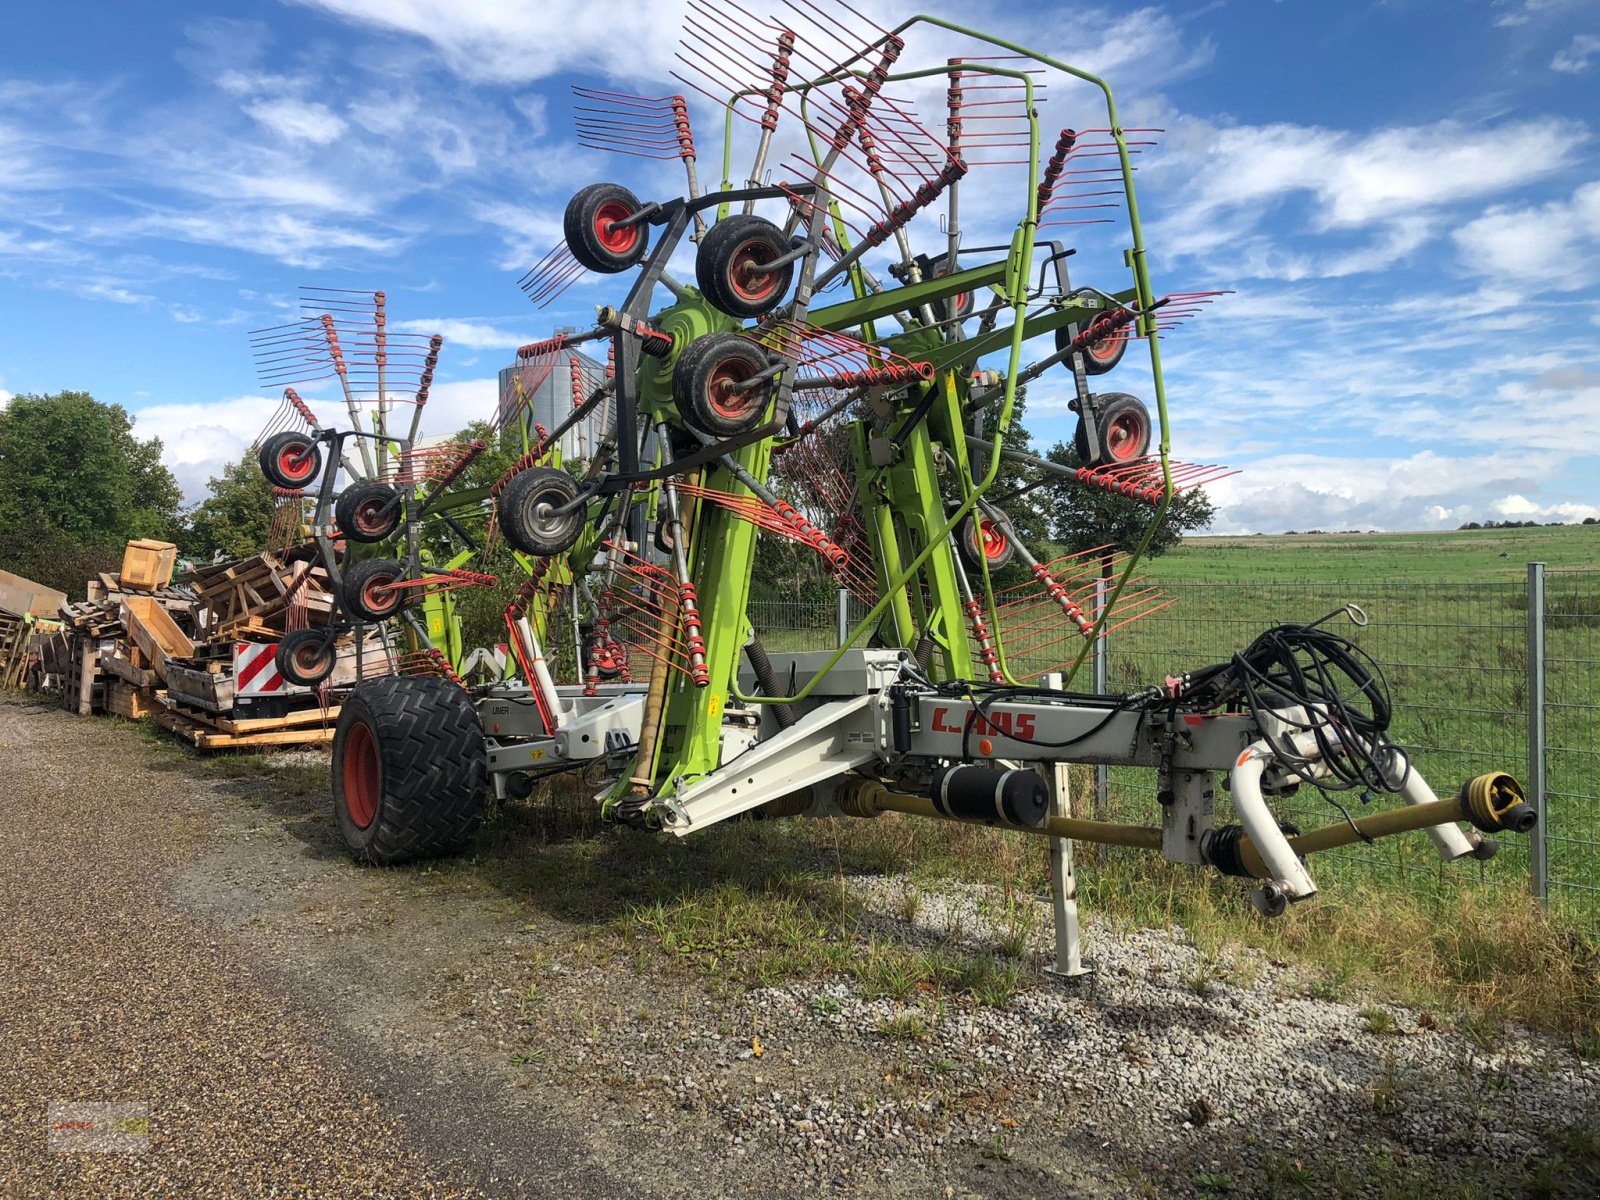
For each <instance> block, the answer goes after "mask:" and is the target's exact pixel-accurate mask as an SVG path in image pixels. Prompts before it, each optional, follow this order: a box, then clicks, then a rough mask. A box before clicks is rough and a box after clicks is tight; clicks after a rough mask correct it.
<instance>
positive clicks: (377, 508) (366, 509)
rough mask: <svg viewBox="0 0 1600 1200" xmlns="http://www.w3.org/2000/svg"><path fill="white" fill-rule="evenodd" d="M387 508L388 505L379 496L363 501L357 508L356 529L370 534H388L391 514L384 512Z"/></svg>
mask: <svg viewBox="0 0 1600 1200" xmlns="http://www.w3.org/2000/svg"><path fill="white" fill-rule="evenodd" d="M387 507H388V505H387V503H385V501H384V500H382V499H381V498H379V497H377V496H374V497H373V498H372V499H371V500H366V501H363V502H362V503H361V504H360V505H359V506H358V507H357V508H356V528H357V529H359V530H360V531H361V532H362V533H369V534H370V533H386V532H388V529H389V514H388V513H387V512H385V511H384V510H385V509H386V508H387Z"/></svg>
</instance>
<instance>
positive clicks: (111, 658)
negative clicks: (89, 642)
mask: <svg viewBox="0 0 1600 1200" xmlns="http://www.w3.org/2000/svg"><path fill="white" fill-rule="evenodd" d="M100 667H101V669H102V670H106V671H110V672H111V673H112V674H113V675H115V676H116V677H117V678H118V679H120V680H122V681H123V682H125V683H129V684H132V685H133V686H134V687H142V688H148V687H154V686H155V683H156V673H155V672H154V671H149V670H146V669H144V668H143V667H137V666H135V665H134V664H133V663H131V662H129V661H128V660H127V659H125V658H123V657H121V656H120V655H118V654H116V653H114V652H113V651H110V650H102V651H101V652H100Z"/></svg>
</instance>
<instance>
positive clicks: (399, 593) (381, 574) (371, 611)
mask: <svg viewBox="0 0 1600 1200" xmlns="http://www.w3.org/2000/svg"><path fill="white" fill-rule="evenodd" d="M405 574H406V569H405V567H404V566H403V565H402V564H401V563H399V562H397V561H396V560H394V559H392V558H369V559H366V560H364V561H362V562H358V563H356V564H355V565H354V566H350V567H346V568H345V572H344V583H343V585H342V587H341V591H340V595H341V596H342V597H343V598H344V606H345V608H346V609H347V610H349V611H350V612H352V613H354V614H355V615H356V616H358V617H360V618H361V619H362V620H363V621H387V620H388V619H389V618H390V617H392V616H394V615H395V613H397V612H399V611H400V610H401V609H402V608H404V607H405V606H406V594H405V591H404V590H403V589H401V588H397V587H395V586H394V585H395V584H396V583H398V582H399V581H400V580H402V579H404V578H405Z"/></svg>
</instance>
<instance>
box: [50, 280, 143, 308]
mask: <svg viewBox="0 0 1600 1200" xmlns="http://www.w3.org/2000/svg"><path fill="white" fill-rule="evenodd" d="M53 286H55V287H57V288H59V289H60V290H61V291H65V292H71V293H72V294H73V295H75V296H82V297H83V298H84V299H85V300H109V301H111V302H112V303H113V304H148V303H149V302H150V301H151V300H154V299H155V297H154V296H150V295H147V294H146V293H144V292H136V291H134V290H133V289H131V288H126V287H123V286H122V284H120V283H118V282H117V281H115V280H111V279H64V280H57V281H56V282H55V283H54V285H53Z"/></svg>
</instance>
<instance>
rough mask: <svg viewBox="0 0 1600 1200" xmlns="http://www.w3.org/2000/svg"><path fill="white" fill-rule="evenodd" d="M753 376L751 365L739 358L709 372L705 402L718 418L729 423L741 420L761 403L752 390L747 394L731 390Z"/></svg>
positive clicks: (757, 395)
mask: <svg viewBox="0 0 1600 1200" xmlns="http://www.w3.org/2000/svg"><path fill="white" fill-rule="evenodd" d="M754 374H755V371H754V370H753V369H752V367H751V364H750V363H748V362H746V361H744V360H743V359H739V358H735V359H730V360H729V361H728V362H725V363H723V364H722V365H721V366H720V367H717V368H716V369H715V370H713V371H712V372H711V378H710V379H709V380H707V381H706V400H707V402H709V403H710V405H711V408H712V410H713V411H714V412H716V414H717V415H718V416H719V417H726V418H727V419H728V420H730V421H737V420H741V419H742V418H744V417H747V416H749V415H750V410H751V409H753V408H754V407H755V406H756V405H757V404H759V403H761V402H762V399H763V397H762V396H761V394H760V393H759V392H757V391H755V390H754V389H752V390H751V391H748V392H736V391H734V390H733V388H734V385H736V384H740V383H743V382H745V380H747V379H749V378H750V377H751V376H753V375H754Z"/></svg>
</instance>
